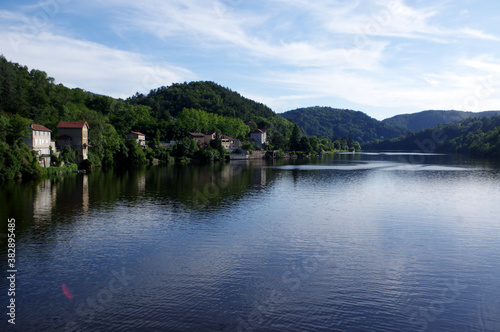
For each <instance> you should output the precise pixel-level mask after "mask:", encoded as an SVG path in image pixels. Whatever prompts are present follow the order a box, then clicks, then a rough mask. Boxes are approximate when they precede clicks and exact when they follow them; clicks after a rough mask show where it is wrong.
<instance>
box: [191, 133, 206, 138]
mask: <svg viewBox="0 0 500 332" xmlns="http://www.w3.org/2000/svg"><path fill="white" fill-rule="evenodd" d="M189 135H191V136H193V137H205V134H202V133H189Z"/></svg>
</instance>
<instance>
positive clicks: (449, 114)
mask: <svg viewBox="0 0 500 332" xmlns="http://www.w3.org/2000/svg"><path fill="white" fill-rule="evenodd" d="M495 115H500V111H485V112H464V111H453V110H451V111H437V110H428V111H422V112H418V113H411V114H399V115H396V116H393V117H391V118H388V119H385V120H382V122H383V123H386V124H389V125H391V126H395V127H400V128H403V129H405V130H409V131H419V130H424V129H428V128H432V127H436V126H437V125H440V124H449V123H458V122H460V121H462V120H465V119H467V118H487V117H492V116H495Z"/></svg>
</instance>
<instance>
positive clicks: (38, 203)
mask: <svg viewBox="0 0 500 332" xmlns="http://www.w3.org/2000/svg"><path fill="white" fill-rule="evenodd" d="M56 198H57V192H56V188H55V186H53V185H52V182H51V181H50V180H45V181H42V182H40V183H39V184H38V187H37V190H36V193H35V195H34V198H33V223H34V224H35V226H36V225H40V224H43V223H48V222H50V221H51V218H52V209H53V208H54V206H55V205H56Z"/></svg>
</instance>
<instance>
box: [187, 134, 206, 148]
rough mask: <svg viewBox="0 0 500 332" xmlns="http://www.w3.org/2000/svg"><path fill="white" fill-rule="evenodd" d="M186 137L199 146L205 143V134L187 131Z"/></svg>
mask: <svg viewBox="0 0 500 332" xmlns="http://www.w3.org/2000/svg"><path fill="white" fill-rule="evenodd" d="M188 137H189V138H190V139H194V140H195V141H196V143H197V144H198V145H199V146H203V145H204V144H205V134H202V133H189V135H188Z"/></svg>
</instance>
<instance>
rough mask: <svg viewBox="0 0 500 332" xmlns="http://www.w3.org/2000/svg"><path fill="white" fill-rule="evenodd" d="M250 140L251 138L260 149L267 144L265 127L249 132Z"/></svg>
mask: <svg viewBox="0 0 500 332" xmlns="http://www.w3.org/2000/svg"><path fill="white" fill-rule="evenodd" d="M250 140H253V142H254V145H255V147H257V148H258V149H262V146H263V145H264V144H267V132H266V130H265V129H255V130H252V131H251V132H250Z"/></svg>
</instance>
